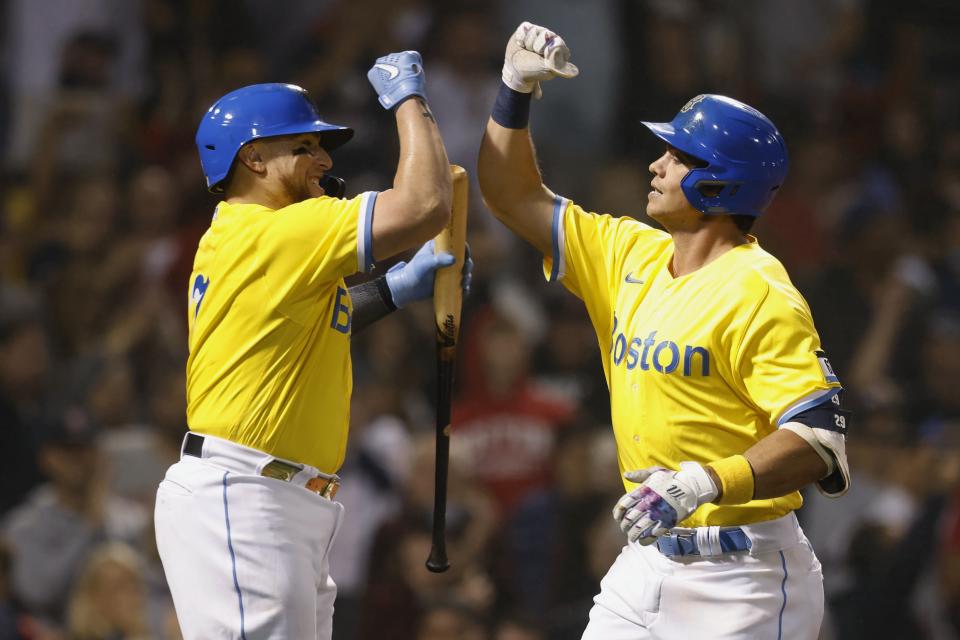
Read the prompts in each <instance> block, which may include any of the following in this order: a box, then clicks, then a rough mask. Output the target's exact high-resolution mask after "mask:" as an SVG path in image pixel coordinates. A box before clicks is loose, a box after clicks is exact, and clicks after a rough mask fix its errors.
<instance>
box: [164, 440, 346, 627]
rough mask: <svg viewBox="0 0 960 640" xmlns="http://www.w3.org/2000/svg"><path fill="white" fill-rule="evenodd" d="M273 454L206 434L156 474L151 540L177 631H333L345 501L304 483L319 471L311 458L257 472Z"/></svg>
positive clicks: (271, 459) (268, 461) (267, 462)
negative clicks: (335, 567) (333, 552)
mask: <svg viewBox="0 0 960 640" xmlns="http://www.w3.org/2000/svg"><path fill="white" fill-rule="evenodd" d="M274 460H276V459H275V458H273V457H271V456H269V455H267V454H264V453H262V452H260V451H257V450H255V449H250V448H247V447H242V446H240V445H237V444H234V443H232V442H229V441H227V440H222V439H218V438H211V437H209V436H204V437H203V450H202V457H193V456H191V455H184V456H182V458H181V459H180V461H179V462H177V463H176V464H174V465H173V466H171V467H170V469H169V470H168V471H167V475H166V477H165V478H164V480H163V481H162V482H161V483H160V487H159V489H158V490H157V504H156V514H155V520H156V536H157V548H158V550H159V552H160V559H161V560H162V561H163V568H164V572H165V573H166V576H167V583H168V584H169V586H170V592H171V594H172V596H173V602H174V606H175V608H176V611H177V619H178V620H179V622H180V628H181V632H182V633H183V637H184V640H194V639H198V640H199V639H203V640H212V639H214V638H216V639H220V638H231V639H239V640H267V639H270V640H274V639H276V640H280V639H284V640H287V639H290V638H304V639H313V638H317V639H318V640H329V638H330V637H331V633H332V624H333V602H334V599H335V598H336V593H337V589H336V585H335V584H334V582H333V580H332V579H331V578H330V572H329V562H328V554H329V552H330V547H331V545H332V544H333V540H334V538H335V537H336V534H337V530H338V529H339V527H340V522H341V519H342V515H343V505H341V504H340V503H338V502H334V501H332V500H330V499H328V498H325V497H322V496H321V495H318V494H317V493H314V492H312V491H309V490H307V489H306V488H305V487H304V485H305V484H306V483H307V481H309V480H310V479H311V478H313V477H317V476H323V474H319V472H318V471H317V470H316V469H314V468H312V467H304V466H303V465H296V466H299V467H302V468H303V470H302V471H301V472H299V473H297V474H296V475H295V476H294V477H293V478H291V480H290V481H284V480H278V479H275V478H271V477H264V476H263V475H261V472H262V471H263V469H264V467H266V466H267V465H268V464H269V463H270V462H272V461H274ZM288 464H293V463H288ZM326 477H329V476H326Z"/></svg>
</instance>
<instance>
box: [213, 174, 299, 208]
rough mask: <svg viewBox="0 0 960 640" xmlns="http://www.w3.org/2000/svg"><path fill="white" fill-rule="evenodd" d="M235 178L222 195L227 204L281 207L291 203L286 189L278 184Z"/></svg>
mask: <svg viewBox="0 0 960 640" xmlns="http://www.w3.org/2000/svg"><path fill="white" fill-rule="evenodd" d="M237 178H238V180H236V181H235V184H231V185H230V188H229V189H227V193H226V196H225V197H224V200H225V201H226V202H228V203H229V204H258V205H260V206H262V207H267V208H268V209H282V208H283V207H287V206H289V205H291V204H293V203H292V202H291V201H290V197H289V196H288V195H287V193H286V191H285V190H284V189H283V188H282V187H280V186H274V185H270V184H265V183H263V182H261V181H256V182H255V181H252V180H244V179H243V177H241V176H237Z"/></svg>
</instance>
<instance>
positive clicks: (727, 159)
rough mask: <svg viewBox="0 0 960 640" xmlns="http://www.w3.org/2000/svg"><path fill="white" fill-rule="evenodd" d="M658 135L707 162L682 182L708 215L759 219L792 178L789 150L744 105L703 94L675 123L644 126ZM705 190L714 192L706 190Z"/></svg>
mask: <svg viewBox="0 0 960 640" xmlns="http://www.w3.org/2000/svg"><path fill="white" fill-rule="evenodd" d="M643 124H644V125H646V126H647V128H648V129H650V131H652V132H653V134H654V135H655V136H657V137H658V138H660V139H661V140H663V141H664V142H666V143H667V144H669V145H670V146H672V147H675V148H677V149H679V150H680V151H683V152H684V153H686V154H689V155H691V156H693V157H694V158H697V159H699V160H702V161H704V162H706V163H707V166H705V167H696V168H694V169H691V170H690V172H689V173H688V174H687V175H686V177H684V179H683V180H682V181H681V183H680V187H681V188H682V189H683V193H684V194H685V195H686V196H687V200H689V201H690V204H691V205H693V207H694V208H695V209H697V210H698V211H701V212H703V213H726V214H744V215H748V216H754V217H756V216H759V215H760V214H761V213H763V210H764V209H766V208H767V206H768V205H769V204H770V202H771V201H772V200H773V197H774V196H775V195H776V193H777V189H778V188H779V187H780V185H782V184H783V180H784V178H786V177H787V165H788V162H787V145H786V143H785V142H784V141H783V136H781V135H780V132H779V131H777V128H776V127H775V126H774V124H773V123H772V122H770V119H769V118H767V117H766V116H765V115H763V114H762V113H760V112H759V111H757V110H756V109H754V108H753V107H750V106H748V105H745V104H744V103H742V102H740V101H738V100H734V99H733V98H728V97H726V96H719V95H710V94H707V95H700V96H697V97H696V98H693V99H692V100H690V101H689V102H688V103H687V104H685V105H684V106H683V108H682V109H680V113H678V114H677V115H676V117H675V118H674V119H673V122H644V123H643ZM704 187H712V188H711V189H706V190H704V191H701V189H702V188H704Z"/></svg>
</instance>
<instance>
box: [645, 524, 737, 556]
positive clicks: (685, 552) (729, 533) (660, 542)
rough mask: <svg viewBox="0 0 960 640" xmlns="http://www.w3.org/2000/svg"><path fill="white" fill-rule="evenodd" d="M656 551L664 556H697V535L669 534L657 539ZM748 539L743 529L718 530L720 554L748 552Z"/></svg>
mask: <svg viewBox="0 0 960 640" xmlns="http://www.w3.org/2000/svg"><path fill="white" fill-rule="evenodd" d="M657 549H659V550H660V553H662V554H663V555H665V556H669V557H678V556H699V555H701V554H700V547H699V546H698V545H697V535H696V534H695V533H689V534H682V533H681V534H676V533H670V534H667V535H664V536H660V537H659V538H657ZM749 550H750V538H748V537H747V534H746V533H744V531H743V529H741V528H739V527H733V528H730V529H721V530H720V552H721V553H732V552H734V551H749Z"/></svg>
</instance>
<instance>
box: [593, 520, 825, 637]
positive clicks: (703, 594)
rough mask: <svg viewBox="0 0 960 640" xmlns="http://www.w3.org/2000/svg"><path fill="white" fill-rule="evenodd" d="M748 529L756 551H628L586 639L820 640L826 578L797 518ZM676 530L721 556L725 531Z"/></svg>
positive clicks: (608, 581) (635, 547) (600, 598)
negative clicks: (719, 542) (718, 542)
mask: <svg viewBox="0 0 960 640" xmlns="http://www.w3.org/2000/svg"><path fill="white" fill-rule="evenodd" d="M741 529H742V530H743V532H744V533H745V534H746V536H747V538H749V540H750V543H751V546H750V550H749V551H741V552H733V553H729V552H728V553H717V554H710V553H706V552H705V553H704V555H688V556H675V557H668V556H667V555H664V554H663V553H662V552H661V551H660V550H659V549H658V547H657V545H655V544H654V545H650V546H642V545H640V544H638V543H631V544H628V545H627V546H625V547H624V548H623V551H622V552H621V553H620V555H619V557H617V559H616V561H615V562H614V563H613V566H612V567H610V570H609V571H608V572H607V575H606V576H605V577H604V578H603V580H602V581H601V583H600V593H599V594H598V595H597V596H596V597H595V598H594V606H593V608H592V609H591V610H590V622H589V623H588V624H587V628H586V630H585V631H584V633H583V640H690V639H691V638H711V639H712V640H763V639H767V640H787V639H789V640H816V638H817V636H818V634H819V631H820V623H821V621H822V620H823V574H822V572H821V568H820V562H819V561H818V560H817V557H816V555H815V554H814V552H813V548H812V547H811V546H810V543H809V542H808V541H807V538H806V536H804V535H803V531H802V530H801V529H800V525H799V523H798V522H797V519H796V517H795V516H794V515H793V514H792V513H791V514H789V515H787V516H784V517H782V518H778V519H776V520H770V521H768V522H761V523H757V524H752V525H744V526H742V527H741ZM674 531H679V532H680V533H681V534H683V535H690V536H694V537H695V538H696V540H697V541H698V542H700V544H699V548H700V549H701V550H704V549H707V550H710V549H711V548H714V549H716V550H717V551H719V549H718V548H716V544H715V543H716V540H717V538H716V535H717V532H718V531H719V529H718V527H702V528H697V529H675V530H674ZM711 536H712V537H711ZM711 541H712V542H711ZM712 544H713V545H714V546H713V547H711V545H712Z"/></svg>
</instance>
